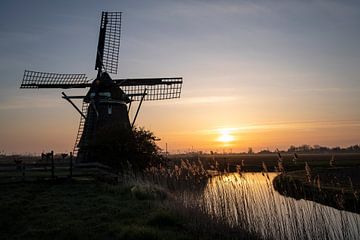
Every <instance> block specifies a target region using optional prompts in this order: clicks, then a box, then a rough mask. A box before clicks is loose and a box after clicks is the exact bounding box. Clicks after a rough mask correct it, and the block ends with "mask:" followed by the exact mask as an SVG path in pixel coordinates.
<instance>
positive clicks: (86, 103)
mask: <svg viewBox="0 0 360 240" xmlns="http://www.w3.org/2000/svg"><path fill="white" fill-rule="evenodd" d="M120 30H121V12H102V15H101V22H100V32H99V42H98V47H97V53H96V62H95V70H97V76H96V78H95V80H93V81H92V82H90V81H89V80H88V79H87V77H86V76H85V74H58V73H45V72H35V71H29V70H25V72H24V77H23V81H22V84H21V87H20V88H61V89H71V88H89V90H88V92H87V94H86V95H85V96H67V95H66V94H65V93H64V92H63V93H62V94H63V98H64V99H65V100H67V101H68V102H69V103H71V105H72V106H73V107H74V108H75V109H76V110H77V111H78V112H79V113H80V124H79V129H78V134H77V137H76V141H75V146H74V155H76V156H77V162H78V163H85V162H97V161H100V158H101V156H97V155H96V152H95V151H94V149H96V146H97V144H98V141H97V137H98V136H99V135H100V134H101V133H102V132H103V131H105V130H109V129H112V128H114V129H122V131H124V132H130V131H131V129H132V127H133V125H134V122H135V120H136V117H137V114H138V112H139V109H140V106H141V103H142V102H143V101H154V100H164V99H171V98H179V97H180V94H181V87H182V78H179V77H175V78H139V79H112V78H111V76H110V74H109V73H112V74H116V73H117V67H118V56H119V47H120V32H121V31H120ZM72 99H81V100H82V101H83V102H82V108H81V109H79V108H78V107H77V106H76V104H74V102H73V101H72ZM134 101H140V103H139V105H138V109H137V111H136V115H135V118H134V119H133V121H132V123H130V119H129V115H128V112H129V110H130V107H131V103H132V102H134ZM114 137H117V136H114ZM119 137H121V136H119Z"/></svg>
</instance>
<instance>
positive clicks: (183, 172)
mask: <svg viewBox="0 0 360 240" xmlns="http://www.w3.org/2000/svg"><path fill="white" fill-rule="evenodd" d="M278 158H279V159H278V170H281V171H282V172H283V171H284V169H283V166H282V157H281V155H280V154H279V156H278ZM216 165H218V164H217V163H215V164H214V166H216ZM305 168H306V171H305V173H306V178H307V179H308V180H309V181H311V179H312V176H311V170H310V167H309V165H308V164H306V167H305ZM263 169H264V171H263V173H244V172H241V171H240V170H241V165H239V166H237V167H236V170H237V171H238V172H237V173H228V172H227V170H226V169H224V170H223V172H221V173H220V172H218V173H219V174H218V175H217V176H213V175H211V174H209V171H207V170H206V169H205V168H204V167H203V165H202V163H201V161H197V162H189V161H188V160H182V161H181V162H180V164H179V165H174V166H172V167H165V166H159V167H155V166H152V167H150V168H148V169H147V172H146V174H145V175H144V178H145V179H146V181H150V182H152V183H155V184H159V185H162V186H165V187H166V188H168V189H170V190H171V191H172V193H173V197H174V198H175V200H176V202H177V203H181V206H182V207H184V209H182V210H181V211H190V212H191V211H192V213H190V215H192V216H193V217H194V216H195V215H194V213H195V212H196V215H199V214H200V215H203V216H207V217H208V218H210V219H212V222H215V223H218V226H220V225H221V226H222V227H223V229H227V230H226V231H227V232H229V231H231V232H232V233H234V232H238V233H244V232H248V233H250V235H252V236H260V237H261V238H262V239H309V240H310V239H344V240H345V239H359V237H360V215H358V214H354V213H350V212H345V211H339V210H337V209H334V208H331V207H327V206H323V205H321V204H318V203H315V202H312V201H306V200H295V199H293V198H289V197H284V196H282V195H280V194H279V193H278V192H276V191H275V190H274V188H273V185H272V181H273V179H274V178H275V177H276V176H277V175H278V174H279V173H268V172H267V167H266V165H265V163H263ZM212 170H216V167H213V169H212ZM314 179H316V181H315V184H316V185H317V186H318V188H319V189H320V188H321V186H320V178H319V177H318V176H317V177H315V178H314ZM177 207H178V208H179V205H177ZM199 219H201V217H199ZM225 225H226V227H225ZM204 227H205V228H206V224H205V226H204ZM211 228H212V229H214V226H212V227H211ZM229 229H230V230H229ZM218 231H221V228H219V229H218ZM235 235H236V234H235ZM238 236H239V235H238Z"/></svg>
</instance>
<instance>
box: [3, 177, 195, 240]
mask: <svg viewBox="0 0 360 240" xmlns="http://www.w3.org/2000/svg"><path fill="white" fill-rule="evenodd" d="M0 192H1V195H0V213H1V218H0V226H1V231H0V239H189V238H190V233H189V232H188V231H187V229H186V224H185V223H186V221H185V219H183V218H182V217H180V216H177V215H176V214H175V213H174V212H172V211H170V210H169V209H168V208H166V207H165V205H164V204H163V202H162V201H165V196H161V197H160V196H159V197H156V196H154V195H148V194H146V193H145V194H139V193H136V192H134V188H133V187H131V186H111V185H108V184H105V183H99V182H93V181H90V182H89V181H76V182H74V181H72V182H61V183H53V182H42V183H39V182H37V183H23V184H22V183H16V184H6V185H4V184H2V185H0Z"/></svg>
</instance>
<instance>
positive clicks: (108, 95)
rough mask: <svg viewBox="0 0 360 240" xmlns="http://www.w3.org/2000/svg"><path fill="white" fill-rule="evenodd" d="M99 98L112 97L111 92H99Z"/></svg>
mask: <svg viewBox="0 0 360 240" xmlns="http://www.w3.org/2000/svg"><path fill="white" fill-rule="evenodd" d="M99 96H102V97H111V93H110V92H99Z"/></svg>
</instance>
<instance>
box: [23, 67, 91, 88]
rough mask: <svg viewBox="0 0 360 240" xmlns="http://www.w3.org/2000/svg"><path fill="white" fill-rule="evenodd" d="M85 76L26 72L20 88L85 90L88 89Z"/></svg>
mask: <svg viewBox="0 0 360 240" xmlns="http://www.w3.org/2000/svg"><path fill="white" fill-rule="evenodd" d="M88 86H89V83H88V79H87V77H86V75H85V74H63V73H47V72H35V71H29V70H25V71H24V77H23V80H22V83H21V86H20V88H84V87H88Z"/></svg>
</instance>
